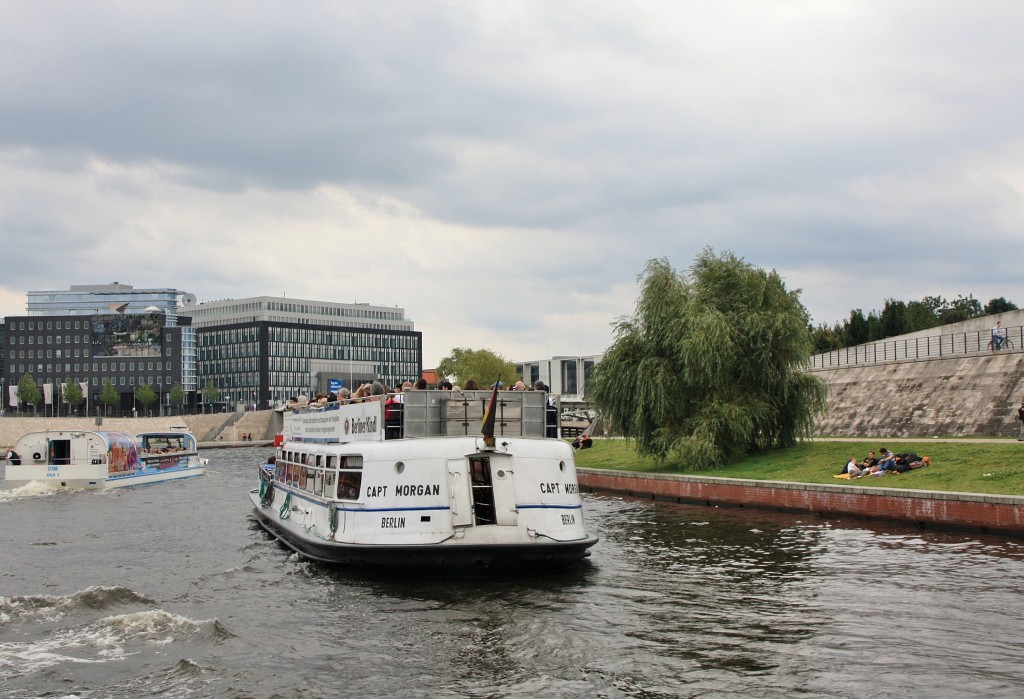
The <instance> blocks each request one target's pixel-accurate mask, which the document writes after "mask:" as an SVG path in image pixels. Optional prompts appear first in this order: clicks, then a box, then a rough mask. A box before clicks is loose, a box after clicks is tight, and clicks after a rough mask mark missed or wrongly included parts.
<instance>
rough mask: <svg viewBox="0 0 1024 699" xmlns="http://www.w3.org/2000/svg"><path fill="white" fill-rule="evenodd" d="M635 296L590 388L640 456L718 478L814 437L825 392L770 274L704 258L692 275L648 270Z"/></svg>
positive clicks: (782, 289)
mask: <svg viewBox="0 0 1024 699" xmlns="http://www.w3.org/2000/svg"><path fill="white" fill-rule="evenodd" d="M640 285H641V293H640V298H639V299H638V300H637V303H636V313H635V314H634V315H633V316H632V317H624V318H620V319H619V320H618V321H617V322H616V323H615V339H614V342H613V343H612V345H611V347H610V348H609V349H608V350H607V352H606V353H605V355H604V357H603V358H602V360H601V362H600V363H599V364H598V365H597V367H595V369H594V377H593V381H592V384H591V386H592V388H593V391H594V398H595V401H596V403H597V406H598V408H599V409H600V411H601V414H602V415H603V416H604V417H605V418H606V419H607V420H608V421H609V423H610V424H611V426H612V428H613V429H614V430H616V431H618V432H620V433H622V434H624V435H625V436H627V437H629V438H632V439H635V440H636V444H637V449H638V451H639V452H640V453H641V454H645V455H650V456H654V457H656V458H658V459H660V460H664V459H666V458H668V457H670V456H671V457H673V458H678V460H679V461H680V463H681V464H682V465H683V468H692V469H703V468H709V467H711V468H713V467H717V466H721V465H723V464H725V463H729V462H731V461H735V460H737V459H739V458H741V457H742V456H744V455H745V454H747V453H750V452H752V451H761V450H767V449H772V448H777V447H785V446H791V445H793V444H795V443H796V441H797V440H798V439H799V438H800V437H802V436H806V435H808V434H809V433H810V431H811V429H812V427H813V424H814V420H815V418H816V416H817V415H818V413H819V412H820V411H821V410H823V408H824V405H825V396H826V389H825V385H824V384H823V383H822V382H821V381H820V380H819V379H817V378H816V377H814V376H812V375H810V374H809V373H806V372H804V371H803V370H802V368H803V365H804V363H805V362H806V361H807V359H808V357H809V356H810V353H811V350H812V347H811V334H810V331H809V330H808V315H807V311H806V309H805V308H804V307H803V305H802V304H801V303H800V300H799V292H798V291H787V290H786V286H785V284H784V283H783V281H782V279H781V277H779V275H778V274H777V273H776V272H775V271H774V270H773V271H771V272H765V271H764V270H762V269H759V268H756V267H753V266H751V265H750V264H748V263H746V262H744V261H743V260H742V259H740V258H737V257H736V256H734V255H733V254H731V253H723V254H721V255H716V254H714V252H713V251H711V250H710V249H705V250H704V251H703V252H702V253H701V254H700V255H698V257H697V259H696V260H695V262H694V264H693V266H692V267H691V268H690V271H689V274H688V275H685V274H679V273H676V272H675V271H674V270H673V269H672V267H671V266H669V264H668V261H667V260H664V259H657V260H651V261H650V262H648V263H647V266H646V268H645V270H644V273H643V274H641V275H640Z"/></svg>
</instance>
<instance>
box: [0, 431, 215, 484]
mask: <svg viewBox="0 0 1024 699" xmlns="http://www.w3.org/2000/svg"><path fill="white" fill-rule="evenodd" d="M13 452H14V456H13V457H12V458H11V459H9V460H8V463H7V469H6V478H5V481H4V486H5V487H6V488H19V487H21V486H24V485H28V484H29V483H31V482H32V481H35V482H37V483H40V484H42V485H44V486H46V487H48V488H53V489H55V490H60V489H64V488H68V489H87V490H107V489H110V488H122V487H125V486H129V485H143V484H146V483H159V482H162V481H170V480H175V479H178V478H188V477H191V476H201V475H203V474H204V473H205V472H206V464H207V459H204V458H200V457H199V455H198V453H197V445H196V440H195V437H193V436H192V435H191V434H189V433H188V432H159V433H156V432H150V433H146V434H141V435H139V436H138V438H136V437H135V436H134V435H132V434H129V433H127V432H103V431H95V432H91V431H82V430H46V431H44V432H29V433H28V434H26V435H24V436H22V437H21V439H19V440H18V442H17V444H15V445H14V448H13Z"/></svg>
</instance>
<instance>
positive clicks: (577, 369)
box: [516, 354, 603, 402]
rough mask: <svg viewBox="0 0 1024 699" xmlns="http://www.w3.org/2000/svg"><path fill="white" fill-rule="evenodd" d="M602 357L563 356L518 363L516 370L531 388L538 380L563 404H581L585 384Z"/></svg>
mask: <svg viewBox="0 0 1024 699" xmlns="http://www.w3.org/2000/svg"><path fill="white" fill-rule="evenodd" d="M602 356H603V355H599V354H598V355H589V356H585V357H582V356H581V357H568V356H564V357H552V358H551V359H542V360H539V361H533V362H519V363H517V364H516V370H517V371H518V372H519V373H520V375H522V377H523V381H525V382H526V383H528V384H529V385H531V386H532V385H534V384H535V383H537V381H538V380H540V381H543V382H544V383H545V385H547V387H548V389H549V390H550V391H551V393H556V394H558V395H559V396H561V399H562V401H563V402H582V401H585V400H586V393H587V384H588V383H589V382H590V377H591V376H592V375H593V373H594V367H595V366H596V365H597V363H598V362H600V361H601V357H602Z"/></svg>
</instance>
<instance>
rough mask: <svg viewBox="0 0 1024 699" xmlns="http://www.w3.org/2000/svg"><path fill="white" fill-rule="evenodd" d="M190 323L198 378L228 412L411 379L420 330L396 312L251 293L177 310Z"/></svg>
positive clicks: (418, 358) (418, 363)
mask: <svg viewBox="0 0 1024 699" xmlns="http://www.w3.org/2000/svg"><path fill="white" fill-rule="evenodd" d="M179 314H180V315H181V316H182V317H188V318H190V319H191V322H192V327H193V328H194V329H195V332H196V337H197V342H198V346H199V374H200V377H201V378H200V381H201V383H202V386H200V391H201V392H202V391H203V390H204V387H205V386H206V385H207V382H210V383H212V385H213V386H214V387H216V389H217V393H218V400H219V402H220V403H222V404H223V405H225V406H226V407H227V408H228V409H235V408H238V407H241V406H252V405H256V406H257V407H259V408H266V407H275V406H278V405H282V404H284V403H285V402H287V400H288V399H289V398H291V397H293V396H299V395H307V396H312V395H315V394H316V393H327V392H328V391H330V390H337V389H338V388H340V387H342V386H344V387H348V388H349V389H350V390H351V389H352V388H354V387H358V386H359V385H360V384H362V383H365V382H369V381H381V382H382V383H384V384H385V385H387V386H389V387H390V386H395V385H396V384H399V383H401V382H403V381H406V380H415V379H417V378H418V377H419V375H420V371H421V369H422V364H423V349H422V348H423V342H422V333H420V332H417V331H416V330H415V328H414V324H413V321H411V320H409V319H407V318H406V317H405V311H404V309H402V308H397V307H393V306H372V305H370V304H366V303H351V304H348V303H334V302H330V301H311V300H304V299H291V298H283V297H281V298H279V297H273V296H256V297H252V298H244V299H228V300H224V301H211V302H204V303H201V304H198V305H196V306H191V307H186V308H182V309H179Z"/></svg>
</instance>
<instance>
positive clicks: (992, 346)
mask: <svg viewBox="0 0 1024 699" xmlns="http://www.w3.org/2000/svg"><path fill="white" fill-rule="evenodd" d="M987 347H988V349H989V351H991V352H1002V351H1003V350H1007V349H1010V350H1012V349H1013V340H1011V339H1010V338H1008V337H1004V338H1003V342H1002V344H1000V345H999V347H996V340H995V338H992V339H991V340H989V341H988V345H987Z"/></svg>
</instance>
